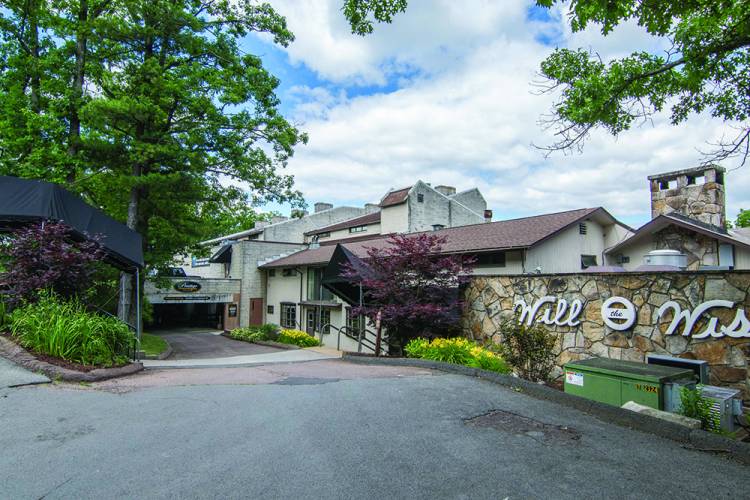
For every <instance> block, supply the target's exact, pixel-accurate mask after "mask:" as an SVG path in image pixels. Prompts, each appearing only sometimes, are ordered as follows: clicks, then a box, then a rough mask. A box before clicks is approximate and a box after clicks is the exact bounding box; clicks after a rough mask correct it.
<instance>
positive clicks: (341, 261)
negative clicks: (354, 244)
mask: <svg viewBox="0 0 750 500" xmlns="http://www.w3.org/2000/svg"><path fill="white" fill-rule="evenodd" d="M347 268H351V269H353V270H355V271H356V272H357V273H359V275H360V276H367V275H368V274H369V272H370V270H369V267H368V266H367V263H365V261H363V260H362V259H360V258H359V257H357V256H356V255H354V253H352V252H351V251H350V250H347V248H346V247H345V246H344V245H342V244H338V245H336V249H335V250H334V251H333V255H332V256H331V260H330V261H328V265H327V266H326V267H325V270H324V271H323V279H322V280H321V283H322V285H323V286H324V287H325V288H326V289H328V290H330V291H331V292H332V293H333V294H334V295H337V296H338V297H340V298H341V299H342V300H344V301H345V302H347V303H348V304H350V305H358V304H359V303H360V301H361V300H362V297H361V296H360V293H361V292H362V287H361V286H360V285H359V284H358V283H356V282H354V281H350V280H349V278H345V277H343V276H342V273H343V272H344V271H345V270H346V269H347Z"/></svg>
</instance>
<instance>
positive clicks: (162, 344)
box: [141, 333, 169, 356]
mask: <svg viewBox="0 0 750 500" xmlns="http://www.w3.org/2000/svg"><path fill="white" fill-rule="evenodd" d="M168 347H169V345H168V344H167V341H166V340H164V339H163V338H161V337H159V336H158V335H151V334H148V333H141V350H142V351H143V352H145V353H146V354H147V355H149V356H158V355H159V354H161V353H163V352H164V351H166V350H167V348H168Z"/></svg>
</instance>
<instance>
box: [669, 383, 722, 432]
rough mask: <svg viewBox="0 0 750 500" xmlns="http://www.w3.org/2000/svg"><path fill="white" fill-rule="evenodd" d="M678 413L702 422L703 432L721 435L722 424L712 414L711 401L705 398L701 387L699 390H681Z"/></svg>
mask: <svg viewBox="0 0 750 500" xmlns="http://www.w3.org/2000/svg"><path fill="white" fill-rule="evenodd" d="M677 413H679V414H680V415H685V416H686V417H689V418H694V419H696V420H700V421H701V428H702V429H703V430H706V431H710V432H715V433H718V434H721V422H720V421H719V419H718V418H717V417H716V416H715V415H713V414H712V413H711V401H710V400H709V399H708V398H704V397H703V395H702V394H701V391H700V386H698V388H697V389H689V388H687V387H682V388H681V389H680V408H679V409H678V410H677Z"/></svg>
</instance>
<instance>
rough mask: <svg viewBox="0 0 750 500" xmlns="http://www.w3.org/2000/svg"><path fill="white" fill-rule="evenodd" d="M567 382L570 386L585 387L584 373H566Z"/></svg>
mask: <svg viewBox="0 0 750 500" xmlns="http://www.w3.org/2000/svg"><path fill="white" fill-rule="evenodd" d="M565 382H567V383H568V384H570V385H577V386H579V387H583V373H578V372H567V371H566V372H565Z"/></svg>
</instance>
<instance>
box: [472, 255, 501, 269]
mask: <svg viewBox="0 0 750 500" xmlns="http://www.w3.org/2000/svg"><path fill="white" fill-rule="evenodd" d="M477 265H478V266H497V267H505V252H492V253H482V254H479V255H477Z"/></svg>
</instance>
